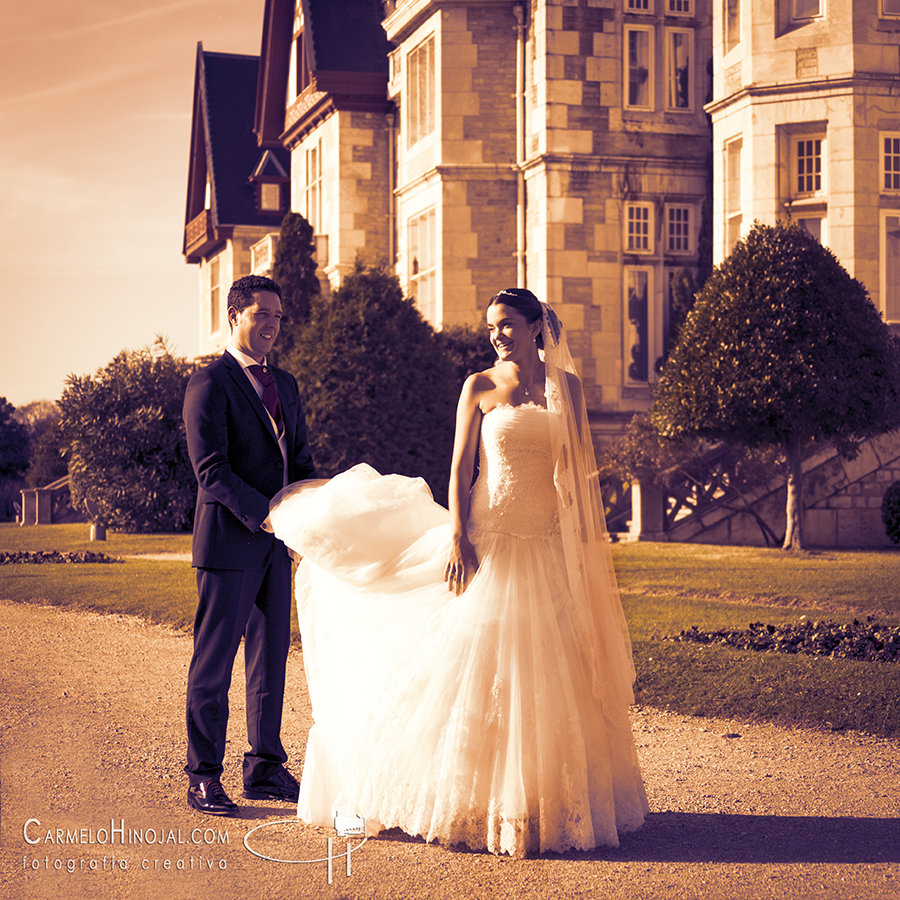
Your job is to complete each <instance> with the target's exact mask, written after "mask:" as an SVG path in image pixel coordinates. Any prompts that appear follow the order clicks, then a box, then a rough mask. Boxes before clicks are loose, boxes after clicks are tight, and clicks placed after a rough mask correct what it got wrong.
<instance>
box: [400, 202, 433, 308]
mask: <svg viewBox="0 0 900 900" xmlns="http://www.w3.org/2000/svg"><path fill="white" fill-rule="evenodd" d="M423 221H424V222H425V223H426V225H427V227H428V233H427V234H426V240H425V244H424V246H425V249H427V251H428V255H429V256H431V259H430V260H429V259H428V258H426V259H425V260H424V262H425V263H426V265H424V266H422V265H421V264H419V257H421V256H422V253H421V251H420V250H419V248H420V247H422V246H423V244H422V242H421V241H420V240H419V236H420V234H421V224H420V223H422V222H423ZM413 235H415V241H414V238H413ZM437 245H438V240H437V209H436V207H434V206H430V207H428V208H427V209H424V210H422V211H420V212H418V213H416V214H415V215H413V216H410V217H409V218H408V219H407V220H406V249H407V273H408V282H407V283H408V290H407V294H408V295H409V297H410V299H412V300H413V301H414V302H415V304H416V308H417V309H418V310H419V312H420V313H421V314H422V317H423V318H424V319H426V320H427V321H428V322H430V323H431V324H432V325H436V324H437V312H438V310H437V268H438V265H437V257H438V246H437ZM423 285H424V286H425V288H426V290H425V293H426V296H425V297H422V296H421V293H422V291H421V288H422V286H423Z"/></svg>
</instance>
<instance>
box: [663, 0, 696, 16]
mask: <svg viewBox="0 0 900 900" xmlns="http://www.w3.org/2000/svg"><path fill="white" fill-rule="evenodd" d="M676 5H680V6H681V7H682V9H675V8H674V7H675V6H676ZM666 15H667V16H693V15H694V0H666Z"/></svg>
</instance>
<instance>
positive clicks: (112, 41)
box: [0, 0, 264, 407]
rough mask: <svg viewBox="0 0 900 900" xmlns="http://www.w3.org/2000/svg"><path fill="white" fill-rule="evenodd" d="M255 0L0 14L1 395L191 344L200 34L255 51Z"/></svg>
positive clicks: (195, 325) (95, 5)
mask: <svg viewBox="0 0 900 900" xmlns="http://www.w3.org/2000/svg"><path fill="white" fill-rule="evenodd" d="M263 10H264V0H169V2H166V0H156V2H154V0H81V2H78V3H73V2H72V0H31V2H25V0H13V2H6V3H4V4H3V9H2V12H0V173H2V174H0V273H2V275H0V285H2V288H0V309H2V321H3V328H2V332H3V334H4V335H5V338H4V341H3V344H4V346H3V352H2V353H0V397H6V399H7V400H8V401H9V402H10V403H12V404H13V405H14V406H17V407H19V406H23V405H25V404H26V403H30V402H32V401H36V400H57V399H58V398H59V397H60V396H61V394H62V392H63V390H64V389H65V382H66V377H67V376H68V375H70V374H75V375H89V374H93V373H94V372H96V371H97V370H98V369H100V368H102V367H104V366H105V365H106V364H107V363H108V362H109V361H110V360H112V359H113V357H115V356H116V354H117V353H119V351H121V350H124V349H129V350H132V349H139V348H141V347H145V346H148V345H150V344H152V343H153V342H154V339H155V337H156V336H157V335H162V336H164V337H166V338H167V339H168V342H169V344H170V347H171V348H172V350H173V352H175V353H176V354H177V355H179V356H186V357H193V356H195V355H197V353H198V350H199V273H198V269H197V266H193V265H188V264H187V263H185V261H184V257H183V256H182V255H181V246H182V236H183V233H184V209H185V192H186V187H187V170H188V148H189V143H190V129H191V106H192V99H193V87H194V64H195V59H196V48H197V42H198V41H202V42H203V47H204V49H205V50H212V51H216V52H222V53H250V54H254V55H258V54H259V48H260V43H261V38H262V18H263Z"/></svg>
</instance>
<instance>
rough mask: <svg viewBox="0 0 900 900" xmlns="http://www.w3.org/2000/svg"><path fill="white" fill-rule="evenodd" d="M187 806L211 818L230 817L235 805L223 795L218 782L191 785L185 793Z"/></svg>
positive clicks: (236, 806) (202, 782)
mask: <svg viewBox="0 0 900 900" xmlns="http://www.w3.org/2000/svg"><path fill="white" fill-rule="evenodd" d="M187 799H188V805H189V806H193V807H194V809H196V810H199V811H200V812H202V813H208V814H209V815H211V816H231V815H234V811H235V810H236V809H237V808H238V805H237V803H235V802H234V800H232V799H231V797H229V796H228V794H226V793H225V788H223V787H222V783H221V782H220V781H201V782H200V783H199V784H192V785H191V786H190V787H189V788H188V793H187Z"/></svg>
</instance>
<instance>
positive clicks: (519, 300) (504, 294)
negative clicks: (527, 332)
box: [488, 288, 544, 350]
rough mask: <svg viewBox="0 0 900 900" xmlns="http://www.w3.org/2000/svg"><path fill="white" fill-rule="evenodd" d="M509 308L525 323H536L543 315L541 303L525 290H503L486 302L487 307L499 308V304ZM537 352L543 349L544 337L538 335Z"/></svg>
mask: <svg viewBox="0 0 900 900" xmlns="http://www.w3.org/2000/svg"><path fill="white" fill-rule="evenodd" d="M501 303H503V304H505V305H506V306H511V307H512V308H513V309H514V310H515V311H516V312H517V313H520V314H521V315H522V316H524V317H525V319H526V321H528V322H529V323H530V322H536V321H537V320H538V319H540V318H541V316H542V315H543V314H544V309H543V307H542V306H541V301H540V300H538V298H537V297H535V296H534V294H532V293H531V291H529V290H528V289H527V288H504V289H503V290H502V291H500V292H499V293H497V294H494V296H493V297H491V299H490V300H489V301H488V307H491V306H499V304H501ZM535 343H536V344H537V348H538V350H543V349H544V336H543V335H542V334H540V333H538V336H537V341H536V342H535Z"/></svg>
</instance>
